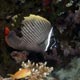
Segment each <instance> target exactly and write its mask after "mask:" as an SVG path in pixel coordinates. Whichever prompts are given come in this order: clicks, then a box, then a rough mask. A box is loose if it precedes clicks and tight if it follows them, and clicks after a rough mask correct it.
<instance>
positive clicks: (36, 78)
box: [22, 60, 53, 80]
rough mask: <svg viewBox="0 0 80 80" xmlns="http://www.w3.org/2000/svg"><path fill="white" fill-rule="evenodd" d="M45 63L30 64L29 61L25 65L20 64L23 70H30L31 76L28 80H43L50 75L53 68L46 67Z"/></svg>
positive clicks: (23, 63)
mask: <svg viewBox="0 0 80 80" xmlns="http://www.w3.org/2000/svg"><path fill="white" fill-rule="evenodd" d="M46 65H47V62H45V63H41V62H40V63H31V62H30V61H29V60H28V62H27V63H25V62H22V67H23V68H30V69H31V76H30V77H28V80H44V78H45V77H46V76H47V75H49V74H50V73H51V71H52V70H53V67H47V66H46Z"/></svg>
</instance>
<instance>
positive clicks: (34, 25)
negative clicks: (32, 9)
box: [5, 14, 52, 52]
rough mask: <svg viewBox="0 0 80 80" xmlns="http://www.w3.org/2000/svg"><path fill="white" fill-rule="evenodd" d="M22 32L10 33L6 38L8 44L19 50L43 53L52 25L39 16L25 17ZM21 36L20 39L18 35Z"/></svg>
mask: <svg viewBox="0 0 80 80" xmlns="http://www.w3.org/2000/svg"><path fill="white" fill-rule="evenodd" d="M22 24H23V26H22V27H21V29H20V30H18V29H16V31H17V32H15V31H14V30H12V31H10V33H9V34H8V35H7V36H6V37H5V40H6V43H7V44H8V45H9V46H10V47H12V48H14V49H18V50H32V51H36V52H42V51H44V50H45V48H46V46H47V39H48V34H49V32H50V30H51V28H52V26H51V23H50V22H49V21H48V20H47V19H45V18H43V17H41V16H38V15H32V14H31V15H30V16H28V17H24V20H23V21H22ZM18 32H19V34H21V35H22V36H21V37H19V36H17V35H16V34H18Z"/></svg>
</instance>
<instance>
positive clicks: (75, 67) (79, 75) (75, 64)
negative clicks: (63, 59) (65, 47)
mask: <svg viewBox="0 0 80 80" xmlns="http://www.w3.org/2000/svg"><path fill="white" fill-rule="evenodd" d="M56 75H57V76H58V77H59V79H60V80H80V58H73V59H72V60H71V62H70V63H69V65H67V67H66V68H64V69H63V68H62V69H60V70H58V71H57V72H56Z"/></svg>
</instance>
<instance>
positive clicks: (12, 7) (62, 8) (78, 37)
mask: <svg viewBox="0 0 80 80" xmlns="http://www.w3.org/2000/svg"><path fill="white" fill-rule="evenodd" d="M32 14H33V15H35V16H36V15H38V16H40V17H43V18H45V19H46V20H48V21H49V22H50V24H51V27H53V32H52V35H51V39H50V41H49V42H50V45H49V47H48V50H47V51H45V52H36V51H38V48H37V49H36V51H32V50H26V49H25V47H24V50H22V49H15V48H13V47H11V46H9V45H8V44H7V42H6V40H5V37H6V36H7V35H8V34H9V32H10V31H13V30H14V31H15V32H16V35H18V36H19V37H20V38H21V37H22V34H21V27H22V26H23V25H22V24H21V23H22V21H23V20H24V18H26V17H29V15H32ZM31 19H32V18H31ZM35 20H36V19H35ZM38 20H39V19H38ZM43 22H44V23H40V24H39V26H42V25H43V24H44V25H46V23H45V21H44V20H43ZM24 24H27V23H26V22H25V23H24ZM31 24H32V25H34V22H33V21H32V22H31V23H30V25H31ZM41 24H42V25H41ZM36 25H37V24H36ZM47 26H48V24H47V25H46V29H47ZM37 29H38V28H34V30H35V32H37V31H38V30H37ZM43 29H45V28H43ZM24 30H25V29H24ZM48 30H49V29H48ZM41 31H42V30H41ZM41 31H39V32H41ZM45 32H47V31H45ZM41 33H42V32H41ZM32 34H33V33H32ZM47 34H48V33H47ZM30 35H31V34H30ZM36 35H38V33H37V34H36ZM45 35H46V34H45ZM11 36H12V35H11ZM32 37H33V36H32ZM38 37H40V36H38ZM10 39H11V40H15V39H14V38H13V37H12V38H11V37H10ZM27 39H28V38H27ZM27 39H26V40H27ZM43 39H44V37H43V38H42V39H41V40H40V41H42V40H43ZM36 41H37V40H36ZM16 42H17V41H16V40H15V41H14V45H16V44H15V43H16ZM44 42H45V40H44V41H43V42H42V43H41V44H39V45H40V46H41V47H43V46H44V45H42V44H43V43H44ZM24 45H25V44H24ZM32 46H33V45H32ZM34 46H35V45H34ZM28 60H30V61H31V63H35V64H36V63H39V62H42V63H45V62H47V64H46V66H47V67H49V68H51V67H53V70H51V71H50V73H48V70H47V72H46V73H48V74H46V75H47V76H46V77H45V78H43V77H40V80H80V1H79V0H29V1H27V0H0V79H1V80H11V79H12V77H11V76H8V74H15V73H16V72H18V70H19V69H20V68H22V66H21V64H22V62H25V63H26V64H27V61H28ZM46 66H44V67H46ZM44 67H43V68H44ZM23 68H24V67H23ZM23 68H22V69H23ZM38 68H39V66H38ZM43 68H42V69H43ZM30 69H31V70H32V68H30ZM43 71H44V70H43ZM33 73H35V72H33ZM43 73H44V72H43ZM26 75H27V74H26ZM42 76H43V74H42ZM32 77H33V76H32ZM32 77H31V76H30V79H29V80H38V79H39V78H37V79H35V78H34V79H33V78H32ZM38 77H39V76H38ZM31 78H32V79H31ZM24 79H25V78H23V79H21V80H24ZM25 80H27V79H25Z"/></svg>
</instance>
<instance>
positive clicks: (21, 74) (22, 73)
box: [9, 69, 31, 80]
mask: <svg viewBox="0 0 80 80" xmlns="http://www.w3.org/2000/svg"><path fill="white" fill-rule="evenodd" d="M9 75H10V76H11V77H12V80H16V79H21V78H26V77H29V76H30V75H31V70H29V69H21V70H19V71H17V72H16V73H15V74H9Z"/></svg>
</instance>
